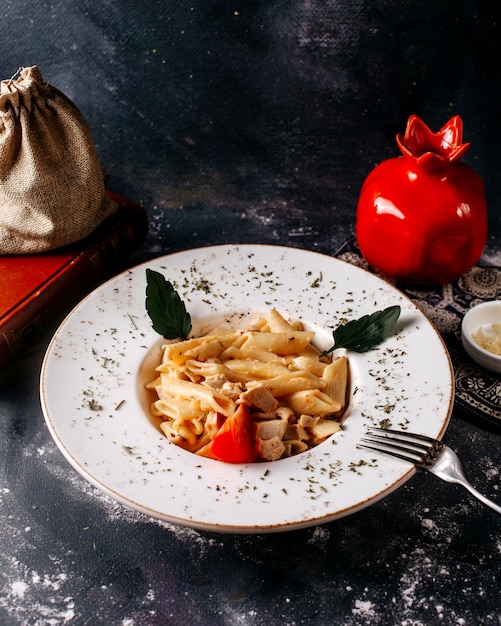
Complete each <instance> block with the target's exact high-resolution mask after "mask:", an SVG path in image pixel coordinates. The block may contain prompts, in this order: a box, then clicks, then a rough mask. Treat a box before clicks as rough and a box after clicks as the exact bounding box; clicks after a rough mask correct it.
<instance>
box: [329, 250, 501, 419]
mask: <svg viewBox="0 0 501 626" xmlns="http://www.w3.org/2000/svg"><path fill="white" fill-rule="evenodd" d="M335 256H336V257H337V258H339V259H342V260H343V261H347V262H348V263H352V264H353V265H357V266H358V267H362V268H365V269H367V270H369V271H370V268H369V267H368V265H367V263H366V261H365V260H364V258H363V257H362V255H361V253H360V251H359V249H358V247H357V244H356V241H355V239H349V240H347V241H346V242H345V243H344V244H343V245H342V246H341V248H339V249H338V250H337V252H336V254H335ZM395 286H396V287H397V288H398V289H400V290H401V291H402V292H403V293H405V294H406V295H407V296H408V297H409V298H411V300H413V302H414V303H415V304H416V305H417V306H418V307H419V308H420V309H421V310H422V311H423V313H424V314H425V315H426V316H427V317H428V319H429V320H430V321H431V322H432V324H434V326H435V328H436V329H437V330H438V332H439V333H440V335H441V336H442V338H443V340H444V342H445V344H446V346H447V349H448V350H449V354H450V356H451V361H452V364H453V367H454V378H455V393H456V399H455V405H456V407H457V408H458V409H459V410H461V411H462V412H464V413H465V414H466V415H467V416H470V417H475V418H480V419H481V420H484V421H487V422H488V423H489V424H491V425H495V426H497V427H501V377H500V376H499V375H497V374H495V373H494V372H490V371H488V370H486V369H484V368H482V367H481V366H480V365H477V363H475V361H473V360H472V359H471V358H470V357H469V356H468V354H467V353H466V352H465V350H464V348H463V346H462V343H461V320H462V319H463V316H464V314H465V313H466V312H467V311H468V309H470V308H471V307H472V306H475V305H477V304H480V303H481V302H486V301H488V300H497V299H501V268H499V267H493V266H487V265H483V264H482V263H479V264H478V265H476V266H475V267H473V268H472V269H471V270H469V271H468V272H466V274H464V275H463V276H462V277H461V278H459V279H458V280H457V281H454V282H453V283H451V284H448V285H444V286H443V287H429V288H427V287H414V286H409V285H400V284H395Z"/></svg>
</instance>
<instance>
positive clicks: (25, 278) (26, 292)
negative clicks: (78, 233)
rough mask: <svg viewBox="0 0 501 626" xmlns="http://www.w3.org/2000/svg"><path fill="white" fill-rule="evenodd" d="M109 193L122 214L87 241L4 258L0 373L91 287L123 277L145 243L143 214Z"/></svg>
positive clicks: (0, 277)
mask: <svg viewBox="0 0 501 626" xmlns="http://www.w3.org/2000/svg"><path fill="white" fill-rule="evenodd" d="M106 193H107V194H108V195H109V196H110V197H111V198H113V200H115V202H116V203H117V204H118V207H119V208H118V209H117V211H116V212H115V213H114V214H113V215H111V216H110V217H108V218H107V219H106V220H104V222H102V224H101V225H100V226H98V228H96V230H95V231H94V232H93V233H92V234H91V235H90V236H89V237H87V238H86V239H84V240H82V241H79V242H77V243H75V244H71V245H69V246H64V247H63V248H59V249H57V250H53V251H50V252H44V253H41V254H20V255H5V256H1V255H0V371H2V370H3V369H5V367H6V366H7V365H8V363H9V362H10V361H12V360H13V359H14V358H15V357H16V356H18V355H19V353H20V352H21V351H22V350H23V349H25V348H27V347H29V346H30V345H31V344H32V343H33V342H34V340H35V339H36V338H37V337H38V336H39V335H40V334H41V333H43V332H44V331H45V330H47V329H48V328H51V327H53V326H54V325H55V324H56V323H58V322H59V321H60V320H61V319H62V317H63V315H64V314H65V313H66V312H68V311H69V310H70V308H71V307H72V306H73V305H74V304H76V302H77V301H78V300H79V299H81V298H82V297H83V296H84V295H85V294H86V293H88V292H89V291H91V290H92V288H93V287H95V286H96V285H97V284H98V283H99V282H101V281H103V280H104V279H106V278H108V277H110V276H112V275H113V273H116V272H117V271H120V270H121V269H122V265H123V264H124V262H125V260H126V258H127V257H128V256H129V255H130V254H131V253H132V252H133V251H134V250H136V249H137V248H139V246H140V245H141V244H142V243H143V242H144V240H145V239H146V235H147V232H148V222H147V216H146V211H145V208H144V207H143V206H142V205H141V204H138V203H137V202H134V201H132V200H128V199H127V198H123V197H122V196H118V195H116V194H113V193H111V192H106Z"/></svg>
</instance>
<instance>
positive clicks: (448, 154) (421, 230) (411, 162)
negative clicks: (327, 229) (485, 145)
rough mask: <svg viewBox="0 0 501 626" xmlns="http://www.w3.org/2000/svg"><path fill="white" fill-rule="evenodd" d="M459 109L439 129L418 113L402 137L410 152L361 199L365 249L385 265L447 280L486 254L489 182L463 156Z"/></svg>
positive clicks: (389, 270) (388, 165) (403, 275)
mask: <svg viewBox="0 0 501 626" xmlns="http://www.w3.org/2000/svg"><path fill="white" fill-rule="evenodd" d="M462 138H463V123H462V120H461V118H460V117H459V116H458V115H456V116H455V117H453V118H452V119H450V120H449V122H447V124H446V125H445V126H444V127H443V128H442V129H441V130H440V131H439V132H438V133H433V132H431V131H430V129H429V128H428V127H427V126H426V124H425V123H424V122H422V121H421V120H420V119H419V117H417V116H416V115H412V116H411V117H410V118H409V121H408V123H407V128H406V131H405V135H404V136H402V135H401V134H399V135H397V138H396V141H397V144H398V147H399V148H400V150H401V152H402V155H403V156H399V157H395V158H392V159H388V160H387V161H384V162H383V163H381V164H379V165H378V166H377V167H376V168H375V169H374V170H372V172H371V173H370V174H369V175H368V176H367V178H366V180H365V182H364V184H363V186H362V190H361V193H360V198H359V201H358V206H357V218H356V236H357V241H358V245H359V247H360V251H361V252H362V254H363V255H364V257H365V259H366V261H367V262H368V263H369V265H370V266H372V267H373V268H374V269H375V270H376V271H377V272H379V273H380V274H382V275H383V276H386V277H388V278H391V279H394V280H397V281H403V282H412V283H415V284H416V283H419V284H428V285H430V284H434V285H436V284H446V283H449V282H451V281H453V280H455V279H457V278H459V277H460V276H461V275H462V274H464V273H465V272H466V271H467V270H469V269H470V268H471V267H472V266H473V265H475V263H476V262H477V261H478V260H479V258H480V256H481V255H482V251H483V249H484V246H485V242H486V239H487V206H486V200H485V190H484V185H483V183H482V180H481V179H480V177H479V175H478V174H477V173H476V172H475V171H474V170H473V169H472V168H471V167H469V166H468V165H466V164H464V163H462V162H461V161H460V159H461V157H462V156H463V155H464V153H465V152H466V151H467V150H468V148H469V147H470V144H469V143H462Z"/></svg>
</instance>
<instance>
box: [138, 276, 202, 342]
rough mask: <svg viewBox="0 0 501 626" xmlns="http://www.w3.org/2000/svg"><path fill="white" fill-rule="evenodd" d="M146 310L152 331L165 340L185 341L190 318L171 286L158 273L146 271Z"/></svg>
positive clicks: (188, 331) (189, 327)
mask: <svg viewBox="0 0 501 626" xmlns="http://www.w3.org/2000/svg"><path fill="white" fill-rule="evenodd" d="M146 282H147V286H146V310H147V312H148V315H149V316H150V319H151V321H152V323H153V330H155V332H157V333H159V334H160V335H162V336H163V337H165V339H178V338H179V339H183V340H184V339H187V338H188V335H189V334H190V332H191V317H190V314H189V313H188V312H187V311H186V307H185V305H184V302H183V301H182V300H181V298H180V297H179V294H178V293H177V291H176V290H175V289H174V287H173V286H172V284H171V283H170V282H169V281H168V280H166V279H165V278H164V276H162V274H160V273H159V272H155V271H154V270H150V269H148V268H147V269H146Z"/></svg>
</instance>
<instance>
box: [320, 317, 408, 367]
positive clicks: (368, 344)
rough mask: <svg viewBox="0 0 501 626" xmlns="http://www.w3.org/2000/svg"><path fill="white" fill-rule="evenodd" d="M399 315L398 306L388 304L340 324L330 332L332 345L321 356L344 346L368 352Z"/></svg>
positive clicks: (382, 339) (387, 334)
mask: <svg viewBox="0 0 501 626" xmlns="http://www.w3.org/2000/svg"><path fill="white" fill-rule="evenodd" d="M399 317H400V306H398V305H395V306H390V307H388V308H386V309H383V310H382V311H376V312H375V313H372V314H371V315H364V316H363V317H361V318H359V319H358V320H351V321H349V322H346V324H341V325H340V326H338V327H337V328H336V329H335V330H334V331H333V333H332V336H333V339H334V345H333V346H332V348H330V349H329V350H326V351H325V352H324V353H323V355H322V356H325V355H327V354H329V353H330V352H332V351H333V350H334V349H335V348H346V349H347V350H353V352H368V351H369V350H371V349H372V348H374V347H375V346H377V345H379V344H380V343H382V342H383V341H384V340H385V339H387V338H388V337H389V336H390V335H391V334H392V333H393V330H394V328H395V324H396V323H397V320H398V318H399Z"/></svg>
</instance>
